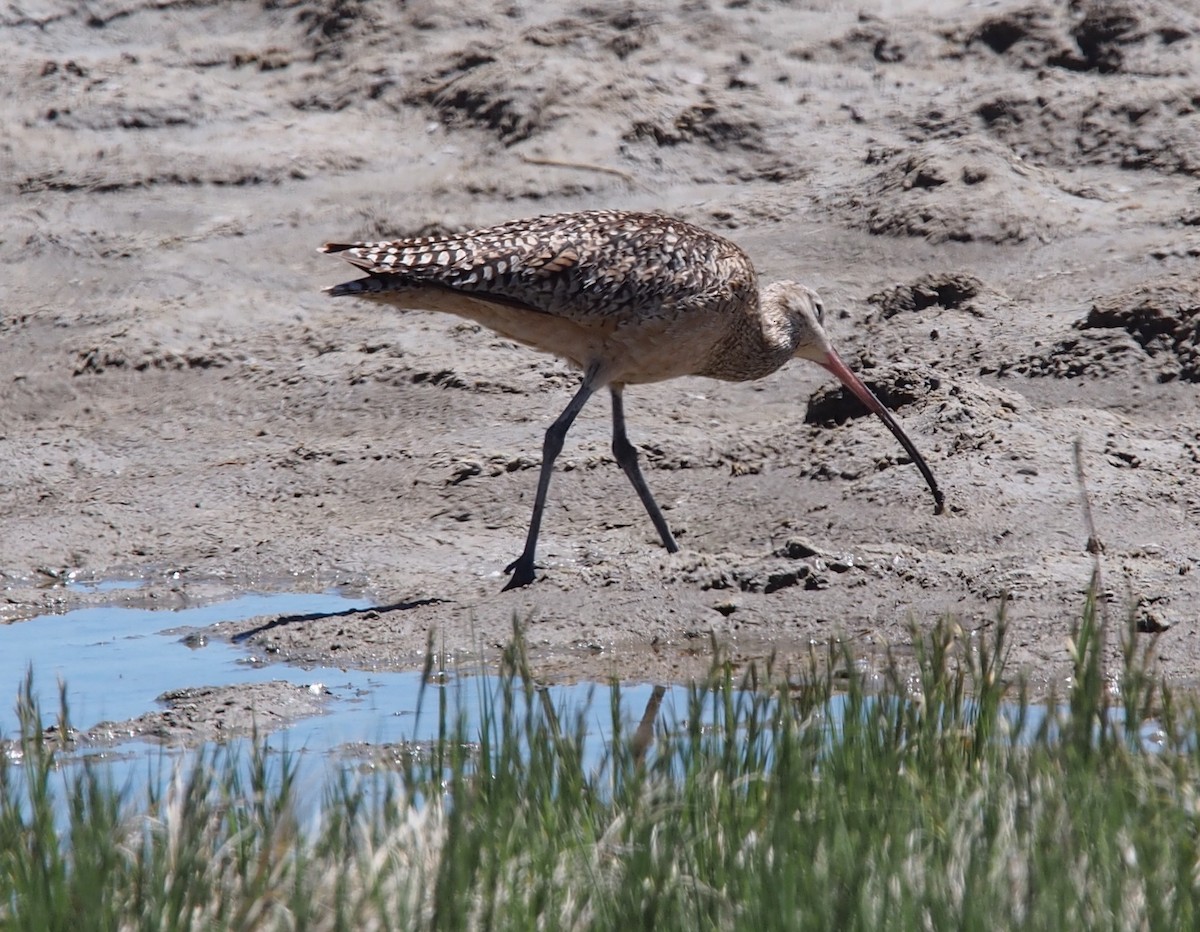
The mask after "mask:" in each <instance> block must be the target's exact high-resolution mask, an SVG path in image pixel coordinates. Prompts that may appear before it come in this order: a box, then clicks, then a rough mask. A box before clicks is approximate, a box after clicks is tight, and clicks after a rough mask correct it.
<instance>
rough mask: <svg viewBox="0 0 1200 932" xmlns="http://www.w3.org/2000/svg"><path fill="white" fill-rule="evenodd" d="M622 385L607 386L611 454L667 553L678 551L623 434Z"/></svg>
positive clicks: (623, 406)
mask: <svg viewBox="0 0 1200 932" xmlns="http://www.w3.org/2000/svg"><path fill="white" fill-rule="evenodd" d="M624 387H625V386H623V385H611V386H609V391H610V392H612V417H613V445H612V449H613V456H615V457H616V458H617V462H618V463H619V464H620V465H621V468H622V469H623V470H625V475H627V476H628V477H629V481H630V482H632V483H633V488H634V489H635V490H636V491H637V494H638V498H640V499H641V500H642V504H643V505H645V506H646V511H647V512H649V514H650V520H651V521H653V522H654V529H655V530H656V531H658V536H659V537H661V538H662V542H663V546H664V547H666V548H667V553H678V552H679V545H678V544H677V543H675V538H674V537H673V536H672V535H671V529H670V528H669V527H667V519H666V518H664V517H663V513H662V512H661V511H660V510H659V508H658V502H656V501H655V500H654V496H653V495H651V494H650V487H649V486H648V485H646V480H645V479H644V478H642V470H641V469H640V468H639V467H638V454H637V448H636V447H635V446H634V445H633V444H632V443H630V442H629V437H627V436H626V434H625V404H624V402H623V401H622V399H621V392H622V391H623V390H624Z"/></svg>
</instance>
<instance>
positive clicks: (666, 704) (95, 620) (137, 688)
mask: <svg viewBox="0 0 1200 932" xmlns="http://www.w3.org/2000/svg"><path fill="white" fill-rule="evenodd" d="M121 588H125V587H121ZM370 605H371V603H370V602H369V601H368V600H366V599H361V598H350V597H347V596H345V595H342V594H340V593H337V592H327V593H323V594H319V595H309V594H298V593H283V594H271V595H244V596H241V597H239V598H237V599H233V600H230V601H226V602H219V603H215V604H210V605H203V606H197V607H194V608H184V609H176V610H152V609H132V608H124V607H115V606H101V607H95V608H84V609H77V610H75V611H71V612H66V613H64V614H61V615H43V616H39V617H37V618H32V619H29V620H28V621H22V622H17V623H14V624H11V625H7V626H4V627H0V738H13V737H15V736H16V733H17V721H16V713H15V711H14V709H15V706H16V701H17V696H18V694H19V692H20V691H21V689H22V688H23V684H24V681H25V676H26V672H27V670H29V669H32V670H33V676H34V694H35V697H36V698H37V700H38V702H39V704H40V707H41V710H42V718H43V721H44V723H45V724H47V725H50V724H53V723H54V722H55V721H56V720H57V716H58V711H59V692H58V683H59V682H60V681H62V682H65V683H66V684H67V702H68V708H69V711H70V720H71V724H72V726H73V727H74V728H76V729H78V730H80V731H87V730H89V729H91V728H94V727H95V726H96V725H99V724H101V723H105V722H123V721H126V720H129V719H134V718H137V717H138V716H140V715H142V714H144V713H146V712H151V711H155V710H159V709H161V708H162V707H163V706H162V704H161V703H160V702H159V701H158V699H159V697H160V696H161V695H162V694H163V693H165V692H168V691H170V690H176V689H180V688H183V687H189V686H191V687H199V686H228V685H237V684H250V683H267V682H272V681H280V680H285V681H287V682H289V683H293V684H296V685H297V686H301V687H308V688H309V690H310V691H311V692H312V693H314V694H317V695H321V696H323V697H325V698H324V701H323V703H322V708H321V711H320V712H319V713H318V714H313V715H310V716H308V717H305V718H302V719H300V720H299V721H296V722H294V723H292V724H289V725H287V726H285V727H281V728H278V729H275V730H273V731H272V732H271V733H270V735H269V736H268V739H267V740H268V744H269V746H271V747H273V748H285V747H286V748H287V749H289V750H290V751H291V752H295V753H300V754H302V755H303V756H305V757H309V758H317V759H323V758H325V757H326V756H327V755H328V754H329V753H330V752H332V751H335V750H338V749H343V750H349V751H351V752H352V753H351V754H350V757H351V758H356V757H357V758H359V759H360V760H361V756H362V755H365V756H368V757H369V756H370V754H369V748H368V747H364V746H374V747H378V746H380V745H392V744H396V745H399V744H408V743H412V742H427V741H432V740H434V739H436V737H437V734H438V715H437V705H438V690H444V691H445V696H446V698H447V700H448V703H449V708H450V710H451V716H452V717H453V716H457V715H458V714H459V713H460V712H461V714H462V715H463V716H464V719H465V721H466V724H467V733H468V734H473V733H475V732H477V731H478V728H479V725H480V722H481V720H482V708H483V701H484V700H483V697H484V696H485V695H487V696H494V695H495V693H496V690H497V688H498V685H499V680H498V678H497V677H495V676H492V675H489V674H487V673H485V672H483V671H481V670H477V669H470V668H465V669H460V670H456V671H450V672H449V673H447V674H445V675H443V676H440V677H439V678H438V682H437V684H436V685H433V684H426V694H425V700H424V701H425V712H424V713H423V714H422V716H421V718H420V720H418V719H417V717H416V715H415V712H416V709H417V704H418V697H419V695H420V692H421V686H422V683H421V673H419V672H404V673H378V672H366V671H360V670H353V669H351V670H343V669H341V668H336V667H311V668H299V667H293V666H290V665H287V664H281V663H272V664H260V663H256V662H254V660H253V657H252V655H251V654H250V653H248V652H247V651H246V650H245V649H244V648H240V647H238V646H236V645H232V644H228V643H226V642H224V641H220V640H216V639H212V640H209V641H207V642H206V643H205V646H204V647H203V648H200V649H190V648H189V646H188V644H187V641H186V639H183V638H181V637H180V636H179V629H180V628H185V627H204V626H208V625H213V624H216V623H218V622H222V621H238V620H244V619H247V618H255V617H259V616H271V615H320V614H332V613H337V612H345V611H347V610H351V609H363V608H369V607H370ZM193 643H194V642H193ZM654 689H655V687H654V686H652V685H625V684H623V685H622V687H621V706H622V709H623V711H624V714H623V716H622V717H623V720H624V721H625V722H629V723H632V724H636V723H637V722H638V720H639V719H640V717H641V715H642V712H643V709H644V708H645V707H646V705H647V703H648V701H649V700H650V697H651V695H652V694H653V692H654ZM546 694H547V695H546V698H547V699H548V700H549V701H550V702H551V703H552V704H553V706H554V707H555V708H560V709H578V708H587V710H588V720H589V722H591V723H593V724H592V726H591V728H590V729H589V733H590V736H591V737H592V738H593V739H594V741H592V745H593V747H592V748H590V749H589V751H590V753H589V756H591V755H595V757H596V759H597V760H599V758H600V756H601V755H602V754H603V751H604V746H605V744H606V743H607V740H608V738H609V737H610V735H611V712H610V706H609V691H608V688H607V687H606V686H599V685H597V684H594V683H579V684H569V685H562V686H551V687H548V688H547V689H546ZM661 701H662V708H663V710H664V711H665V712H666V713H667V716H668V719H669V720H674V721H682V720H683V718H684V717H685V715H686V711H687V708H688V705H687V702H688V691H687V689H686V688H685V687H682V686H676V687H666V688H665V690H664V691H663V695H662V696H661ZM166 744H167V745H168V746H169V745H170V744H171V742H170V741H167V742H166ZM161 748H162V745H160V744H159V743H157V742H152V741H148V740H146V739H144V738H133V739H131V740H128V741H125V742H123V743H120V744H118V745H117V746H116V748H111V747H104V748H101V747H94V746H93V747H91V748H89V747H86V746H85V747H84V748H83V750H82V753H83V754H85V755H87V756H89V757H93V758H96V757H101V758H105V759H108V760H113V761H117V760H124V761H125V762H128V761H129V760H130V759H131V758H140V757H143V756H145V755H147V754H150V755H157V754H159V753H160V752H161ZM118 769H123V768H118Z"/></svg>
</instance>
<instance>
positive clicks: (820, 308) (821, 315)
mask: <svg viewBox="0 0 1200 932" xmlns="http://www.w3.org/2000/svg"><path fill="white" fill-rule="evenodd" d="M813 310H814V311H816V313H817V323H818V324H823V323H825V305H824V304H822V303H821V300H820V299H819V298H818V299H817V300H816V301H814V302H813Z"/></svg>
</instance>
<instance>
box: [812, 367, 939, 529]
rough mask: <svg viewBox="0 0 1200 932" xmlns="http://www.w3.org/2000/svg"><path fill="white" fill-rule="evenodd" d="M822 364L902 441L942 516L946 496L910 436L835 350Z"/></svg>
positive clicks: (937, 510)
mask: <svg viewBox="0 0 1200 932" xmlns="http://www.w3.org/2000/svg"><path fill="white" fill-rule="evenodd" d="M820 364H821V365H822V366H824V367H825V368H826V369H828V370H829V371H830V372H832V373H833V374H834V375H836V376H837V377H838V379H839V380H840V381H841V383H842V384H843V385H845V386H846V387H847V388H848V389H850V391H852V392H854V394H855V396H857V398H858V400H859V401H861V402H862V403H863V404H864V405H865V406H866V407H867V409H868V410H870V411H874V412H875V413H876V414H878V415H879V417H880V418H882V420H883V423H885V424H886V425H887V426H888V430H890V431H891V432H892V434H893V435H894V436H895V438H896V439H897V440H899V441H900V446H902V447H904V451H905V452H906V453H907V454H908V455H909V457H910V458H911V459H912V461H913V462H914V463H916V464H917V469H919V470H921V475H922V476H924V477H925V484H926V485H928V486H929V491H930V492H932V493H933V502H934V509H933V513H934V514H935V515H940V514H941V513H942V512H943V511H945V509H946V500H945V496H944V495H942V490H941V489H939V488H938V484H937V480H936V479H934V478H933V473H932V472H931V471H930V469H929V464H928V463H926V462H925V457H923V456H922V455H921V454H920V453H918V452H917V448H916V447H915V446H913V442H912V441H911V440H909V439H908V434H906V433H905V432H904V430H903V429H902V428H901V427H900V425H899V424H897V423H896V419H895V418H894V417H892V412H891V411H889V410H888V409H887V408H885V407H884V406H883V402H882V401H880V400H879V399H878V398H876V397H875V393H874V392H873V391H871V390H870V389H869V388H867V386H866V385H865V384H864V383H863V381H862V379H860V378H859V377H858V376H857V375H855V374H854V373H853V372H851V371H850V367H849V366H847V365H846V364H845V363H844V362H842V360H841V358H840V357H839V356H838V354H837V353H835V352H834V351H833V350H830V351H829V355H828V356H826V357H825V359H824V360H821V363H820Z"/></svg>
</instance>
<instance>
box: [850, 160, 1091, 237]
mask: <svg viewBox="0 0 1200 932" xmlns="http://www.w3.org/2000/svg"><path fill="white" fill-rule="evenodd" d="M867 161H868V164H882V166H883V167H882V168H880V169H877V170H876V172H875V174H874V175H872V176H870V177H869V178H867V179H865V181H863V182H856V183H855V184H854V185H853V186H851V187H850V188H848V189H847V190H846V191H845V192H844V193H843V195H842V196H841V197H835V198H833V199H832V200H831V206H832V207H833V208H834V209H835V211H837V212H838V213H841V214H843V215H845V216H846V217H847V219H848V220H849V221H850V222H851V223H853V224H855V225H861V226H862V227H865V229H866V230H867V231H868V232H870V233H873V234H875V235H877V236H920V237H924V238H925V239H926V240H928V241H929V242H930V243H945V242H961V243H972V242H980V243H996V244H1000V243H1004V244H1014V243H1023V242H1025V241H1026V240H1029V239H1040V240H1043V241H1049V240H1051V239H1052V238H1053V237H1054V235H1055V233H1056V231H1057V230H1059V229H1061V228H1062V227H1064V226H1066V225H1068V224H1069V223H1070V222H1071V221H1072V219H1073V218H1074V217H1075V216H1076V211H1075V209H1074V208H1073V207H1072V205H1071V204H1070V203H1069V197H1067V196H1064V195H1065V191H1064V189H1063V187H1062V186H1061V185H1060V184H1058V183H1057V182H1056V180H1055V179H1054V178H1053V176H1052V175H1051V173H1049V172H1047V171H1045V170H1042V169H1037V168H1034V167H1032V166H1028V165H1025V164H1023V163H1022V162H1021V161H1020V160H1019V159H1017V158H1015V157H1014V156H1013V154H1012V152H1011V151H1010V150H1008V149H1006V148H1004V147H1001V146H999V145H997V144H996V143H994V142H992V141H991V140H989V139H986V138H983V137H972V138H962V139H957V140H955V141H953V142H945V141H941V140H933V141H930V142H925V143H921V144H920V145H917V146H914V147H912V148H911V149H908V150H907V151H886V150H875V151H872V152H871V153H870V154H869V155H868V158H867ZM1033 205H1037V209H1036V210H1035V209H1033Z"/></svg>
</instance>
